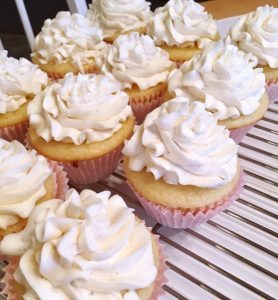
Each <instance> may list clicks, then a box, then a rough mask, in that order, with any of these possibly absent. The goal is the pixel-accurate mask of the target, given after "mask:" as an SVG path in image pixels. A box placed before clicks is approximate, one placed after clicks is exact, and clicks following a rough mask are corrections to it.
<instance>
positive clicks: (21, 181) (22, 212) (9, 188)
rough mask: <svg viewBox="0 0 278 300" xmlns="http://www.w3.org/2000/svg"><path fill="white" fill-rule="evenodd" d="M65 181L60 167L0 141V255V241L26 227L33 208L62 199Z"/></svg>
mask: <svg viewBox="0 0 278 300" xmlns="http://www.w3.org/2000/svg"><path fill="white" fill-rule="evenodd" d="M66 189H67V180H66V177H65V173H64V172H63V171H62V168H61V167H59V166H57V164H49V163H48V162H47V160H46V159H45V158H44V157H43V156H41V155H37V154H36V152H35V151H34V150H32V151H27V150H26V149H25V147H24V146H23V145H22V144H21V143H19V142H18V141H12V142H8V141H6V140H3V139H0V255H6V254H8V253H6V252H5V251H4V250H3V249H2V248H1V245H2V242H1V241H2V240H3V238H5V237H6V236H9V235H10V234H11V233H14V232H20V231H22V229H23V228H24V227H25V226H26V223H27V220H28V218H29V216H30V214H31V211H32V210H33V209H34V207H35V206H36V205H37V204H38V203H41V202H45V201H47V200H49V199H53V198H55V197H56V196H58V197H63V196H64V192H65V190H66Z"/></svg>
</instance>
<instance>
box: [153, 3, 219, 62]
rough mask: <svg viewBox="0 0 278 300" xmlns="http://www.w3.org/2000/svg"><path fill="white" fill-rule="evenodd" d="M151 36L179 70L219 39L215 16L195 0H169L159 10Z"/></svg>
mask: <svg viewBox="0 0 278 300" xmlns="http://www.w3.org/2000/svg"><path fill="white" fill-rule="evenodd" d="M148 34H149V35H150V36H151V37H152V38H153V39H154V41H155V43H156V45H158V46H160V47H161V48H162V49H164V50H166V51H167V52H168V53H169V55H170V59H171V60H172V61H174V62H175V63H176V65H177V67H179V66H180V65H181V64H182V63H183V62H184V61H186V60H189V59H191V58H192V57H193V56H194V55H195V54H197V53H199V52H200V51H201V49H202V48H203V47H204V46H205V45H206V44H208V43H210V42H212V41H215V40H218V39H219V38H220V36H219V34H218V31H217V26H216V22H215V21H214V20H213V18H212V16H211V15H210V14H208V13H207V12H206V11H205V10H204V7H203V6H201V5H200V4H198V3H196V2H195V1H193V0H170V1H168V2H167V3H166V4H165V5H164V6H163V7H159V8H157V9H156V10H155V11H154V16H153V18H152V21H151V22H150V23H149V25H148Z"/></svg>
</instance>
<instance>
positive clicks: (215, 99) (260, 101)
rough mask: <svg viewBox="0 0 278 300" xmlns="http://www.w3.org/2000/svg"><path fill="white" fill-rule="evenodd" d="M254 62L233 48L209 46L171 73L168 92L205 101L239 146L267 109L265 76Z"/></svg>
mask: <svg viewBox="0 0 278 300" xmlns="http://www.w3.org/2000/svg"><path fill="white" fill-rule="evenodd" d="M257 62H258V61H257V58H256V57H254V56H253V55H252V54H246V53H245V52H243V51H240V50H239V49H238V48H237V47H236V46H234V45H225V44H224V43H223V42H222V41H219V42H216V43H213V44H210V45H208V46H206V48H205V49H204V50H203V51H202V52H201V53H200V54H198V55H196V56H195V57H194V58H192V59H191V60H190V61H188V62H185V63H184V64H183V65H182V66H181V68H180V69H179V70H174V71H173V72H172V73H171V75H170V77H169V82H168V85H169V93H170V94H171V96H172V97H175V96H176V97H179V96H185V97H188V98H190V99H191V100H193V101H195V100H198V101H202V102H204V103H205V107H206V109H207V110H209V111H211V112H213V113H214V114H215V115H216V116H217V118H218V119H219V121H218V124H220V125H224V126H225V127H226V128H228V129H229V130H231V137H233V138H234V139H235V141H236V142H238V143H239V142H240V140H241V139H242V138H243V137H244V136H245V135H246V134H247V132H248V131H249V130H250V128H251V127H252V126H253V125H254V124H255V123H256V122H257V121H259V120H260V119H261V118H262V117H263V115H264V113H265V112H266V110H267V106H268V96H267V94H266V91H265V75H264V74H263V72H262V69H260V68H255V67H256V65H257Z"/></svg>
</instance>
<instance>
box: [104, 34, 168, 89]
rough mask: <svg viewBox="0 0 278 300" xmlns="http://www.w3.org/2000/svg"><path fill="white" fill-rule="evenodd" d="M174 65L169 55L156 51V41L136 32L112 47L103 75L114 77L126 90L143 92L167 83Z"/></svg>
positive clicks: (120, 38) (122, 37)
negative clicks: (133, 87) (137, 89)
mask: <svg viewBox="0 0 278 300" xmlns="http://www.w3.org/2000/svg"><path fill="white" fill-rule="evenodd" d="M172 69H173V62H171V61H170V60H169V55H168V53H167V52H166V51H164V50H162V49H161V48H159V47H156V46H155V44H154V41H153V40H152V39H151V38H150V37H149V36H146V35H140V34H139V33H137V32H132V33H129V34H128V35H120V36H119V37H118V38H117V39H116V40H115V41H114V43H113V46H112V47H110V49H109V51H108V54H107V57H106V63H105V64H104V65H103V67H102V72H103V73H104V74H106V75H109V74H111V73H112V74H113V76H114V77H115V78H116V79H117V80H119V81H120V82H121V83H122V86H123V88H131V87H132V85H134V84H135V85H137V86H138V87H139V88H140V90H144V89H148V88H150V87H152V86H155V85H157V84H158V83H160V82H166V81H167V78H168V75H169V73H170V70H172Z"/></svg>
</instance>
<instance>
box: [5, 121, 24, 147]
mask: <svg viewBox="0 0 278 300" xmlns="http://www.w3.org/2000/svg"><path fill="white" fill-rule="evenodd" d="M28 127H29V122H28V121H25V122H22V123H19V124H16V125H12V126H7V127H3V128H0V138H2V139H4V140H6V141H9V142H11V141H13V140H17V141H19V142H20V143H22V144H24V140H25V135H26V133H27V130H28Z"/></svg>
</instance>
